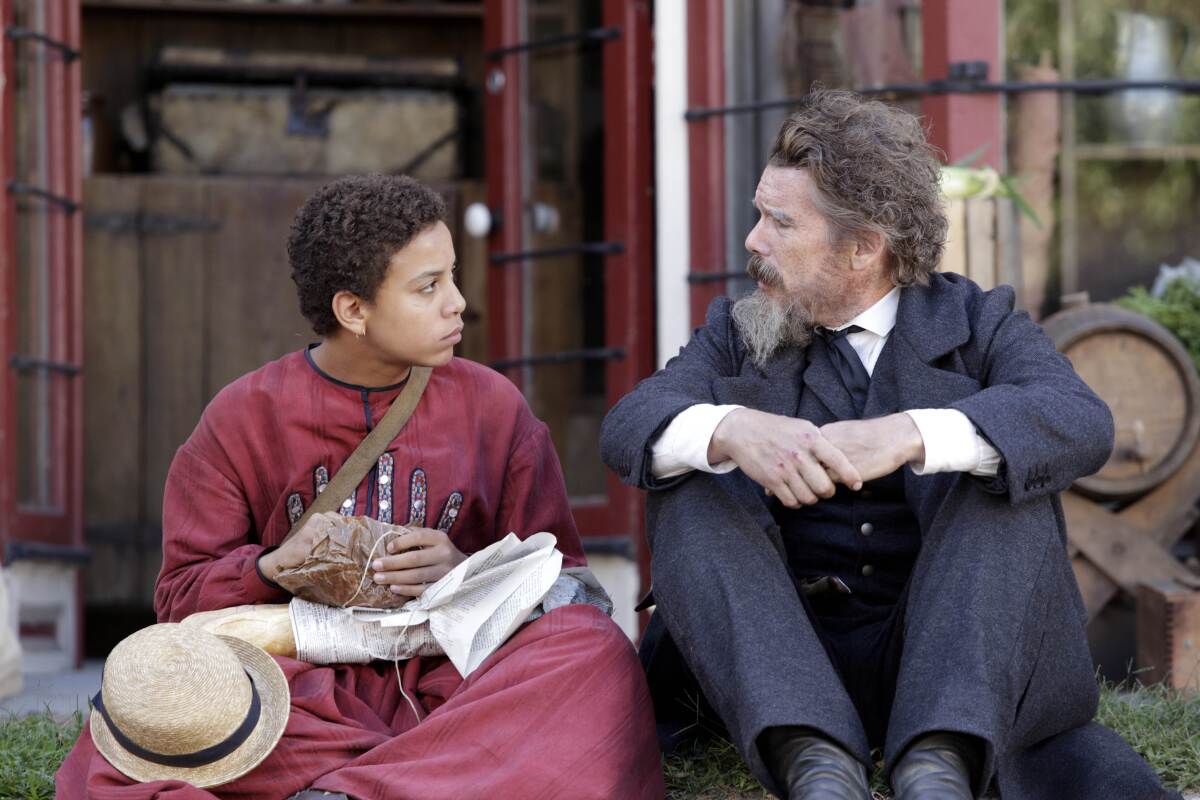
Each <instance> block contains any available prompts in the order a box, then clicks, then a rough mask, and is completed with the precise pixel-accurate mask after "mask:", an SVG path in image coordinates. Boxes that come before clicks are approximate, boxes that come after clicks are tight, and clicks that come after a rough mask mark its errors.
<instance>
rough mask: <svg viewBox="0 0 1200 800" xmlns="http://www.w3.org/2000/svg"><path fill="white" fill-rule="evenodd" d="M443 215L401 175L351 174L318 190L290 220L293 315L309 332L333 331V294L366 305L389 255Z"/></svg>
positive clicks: (435, 199) (434, 199)
mask: <svg viewBox="0 0 1200 800" xmlns="http://www.w3.org/2000/svg"><path fill="white" fill-rule="evenodd" d="M445 214H446V204H445V202H444V201H443V200H442V198H441V196H440V195H438V193H437V192H435V191H434V190H433V189H430V188H429V187H428V186H426V185H424V184H422V183H419V182H418V181H415V180H413V179H412V178H409V177H407V176H404V175H354V176H351V177H347V178H340V179H339V180H336V181H334V182H333V183H329V184H326V185H325V186H322V187H321V188H320V189H318V190H317V192H316V193H315V194H314V195H313V196H312V197H310V198H308V201H307V202H306V203H305V204H304V206H303V207H302V208H301V209H300V210H299V211H298V212H297V213H296V218H295V219H294V220H293V221H292V230H291V234H290V235H289V236H288V243H287V251H288V262H289V263H290V264H291V267H292V280H293V281H294V282H295V284H296V293H297V294H298V295H299V299H300V313H301V314H303V315H304V317H305V319H307V320H308V321H309V323H310V324H311V325H312V328H313V331H315V332H316V334H317V335H318V336H328V335H329V334H331V333H333V332H335V331H336V330H337V329H338V321H337V317H335V316H334V314H333V309H332V302H333V296H334V295H335V294H337V293H338V292H340V291H343V290H345V291H348V292H353V293H354V294H356V295H358V296H359V297H361V298H362V299H363V300H366V301H367V302H371V301H373V300H374V299H375V292H376V291H378V289H379V286H380V284H382V283H383V279H384V277H385V276H386V275H387V269H388V263H389V262H390V261H391V258H392V256H393V255H394V254H395V253H396V251H397V250H400V249H401V248H403V247H404V246H405V245H407V244H408V243H409V242H410V241H412V240H413V238H414V237H416V236H417V234H419V233H421V232H422V231H424V230H425V229H426V228H428V227H429V226H431V225H433V224H435V223H436V222H438V221H439V220H441V219H442V218H443V217H444V216H445Z"/></svg>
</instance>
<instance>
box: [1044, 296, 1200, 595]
mask: <svg viewBox="0 0 1200 800" xmlns="http://www.w3.org/2000/svg"><path fill="white" fill-rule="evenodd" d="M1044 327H1045V330H1046V333H1047V335H1049V336H1050V338H1051V339H1052V340H1053V341H1054V343H1055V345H1056V346H1057V347H1058V349H1059V350H1060V351H1062V352H1063V353H1064V354H1065V355H1066V356H1067V357H1068V358H1070V359H1071V361H1072V363H1073V364H1074V366H1075V369H1076V371H1077V372H1079V374H1080V376H1081V377H1082V378H1083V379H1084V381H1086V382H1087V383H1088V385H1089V386H1091V388H1092V389H1093V390H1094V391H1095V392H1096V393H1097V394H1098V395H1100V397H1101V398H1102V399H1103V400H1104V401H1105V402H1106V403H1108V405H1109V407H1110V408H1111V409H1112V411H1113V419H1114V422H1115V424H1116V446H1115V447H1114V450H1113V454H1112V457H1111V458H1110V459H1109V460H1108V462H1107V463H1106V464H1105V465H1104V467H1102V468H1101V469H1100V471H1099V472H1097V473H1096V474H1094V475H1091V476H1088V477H1086V478H1081V479H1080V480H1079V481H1077V482H1076V483H1075V485H1074V487H1072V490H1071V491H1069V492H1066V493H1065V494H1064V495H1063V510H1064V513H1065V514H1066V518H1067V534H1068V539H1069V546H1070V552H1071V555H1072V567H1073V568H1074V570H1075V577H1076V579H1077V581H1078V582H1079V588H1080V591H1081V592H1082V594H1083V598H1084V603H1085V605H1086V606H1087V610H1088V615H1089V617H1091V616H1094V615H1095V614H1096V613H1097V612H1098V611H1099V610H1100V609H1101V608H1103V607H1104V605H1105V604H1106V603H1108V602H1109V600H1111V599H1112V598H1113V597H1114V596H1115V595H1116V594H1117V593H1118V592H1120V591H1121V590H1125V591H1127V592H1130V593H1132V592H1134V591H1135V590H1136V587H1137V585H1138V584H1139V583H1142V582H1144V581H1147V580H1174V581H1177V582H1179V583H1182V584H1184V585H1187V586H1200V579H1197V576H1195V575H1194V574H1193V573H1192V572H1191V571H1190V570H1188V569H1187V568H1186V567H1184V566H1183V565H1182V564H1180V563H1179V562H1178V561H1177V560H1176V559H1175V558H1174V557H1173V556H1172V555H1171V554H1170V548H1171V546H1172V545H1173V544H1175V542H1177V541H1178V540H1179V539H1180V538H1182V537H1183V535H1184V534H1185V533H1187V531H1188V530H1189V529H1190V528H1191V526H1192V524H1193V523H1194V522H1195V521H1196V518H1197V516H1198V512H1197V510H1196V500H1197V498H1198V497H1200V447H1197V441H1198V440H1200V378H1197V376H1196V369H1195V367H1194V365H1193V364H1192V361H1191V358H1190V356H1189V355H1188V353H1187V351H1186V350H1184V349H1183V347H1182V346H1181V345H1180V344H1179V342H1178V341H1177V340H1176V339H1175V337H1174V336H1173V335H1172V334H1171V333H1170V331H1168V330H1166V329H1165V328H1163V327H1162V326H1161V325H1159V324H1158V323H1156V322H1153V321H1152V320H1149V319H1146V318H1145V317H1142V316H1141V315H1139V314H1135V313H1133V312H1131V311H1126V310H1124V309H1120V308H1116V307H1113V306H1108V305H1102V304H1096V305H1088V306H1083V307H1081V308H1075V309H1071V310H1068V311H1064V312H1061V313H1059V314H1056V315H1055V316H1053V317H1051V318H1049V319H1047V320H1046V321H1045V323H1044ZM1139 496H1140V499H1137V500H1136V501H1134V502H1132V503H1131V504H1129V505H1127V506H1126V507H1124V508H1123V509H1121V510H1120V511H1117V512H1113V511H1110V510H1109V509H1107V508H1105V507H1104V506H1103V505H1100V504H1099V503H1098V502H1096V501H1097V500H1128V499H1130V498H1137V497H1139Z"/></svg>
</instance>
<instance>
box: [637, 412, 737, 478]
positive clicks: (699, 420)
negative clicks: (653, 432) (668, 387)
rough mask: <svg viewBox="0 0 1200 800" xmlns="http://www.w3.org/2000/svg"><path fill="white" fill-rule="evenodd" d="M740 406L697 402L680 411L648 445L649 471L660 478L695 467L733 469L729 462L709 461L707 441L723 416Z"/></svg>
mask: <svg viewBox="0 0 1200 800" xmlns="http://www.w3.org/2000/svg"><path fill="white" fill-rule="evenodd" d="M742 407H743V406H714V405H711V404H708V403H699V404H697V405H694V406H689V407H688V408H685V409H684V410H683V411H680V412H679V413H678V414H676V415H675V419H673V420H671V424H670V425H668V426H667V428H666V430H664V431H663V432H662V434H660V435H659V437H658V438H657V439H655V440H654V443H653V444H652V445H651V446H650V474H652V475H653V476H654V477H656V478H660V479H662V478H674V477H675V476H677V475H683V474H684V473H686V472H691V471H692V470H694V469H698V470H700V471H701V472H712V473H715V474H721V473H725V472H731V471H733V470H734V469H736V468H737V464H734V463H733V462H732V461H722V462H721V463H720V464H709V463H708V444H709V442H711V441H712V437H713V432H714V431H715V430H716V429H717V426H718V425H720V424H721V420H723V419H725V415H726V414H728V413H729V412H730V411H733V410H734V409H737V408H742Z"/></svg>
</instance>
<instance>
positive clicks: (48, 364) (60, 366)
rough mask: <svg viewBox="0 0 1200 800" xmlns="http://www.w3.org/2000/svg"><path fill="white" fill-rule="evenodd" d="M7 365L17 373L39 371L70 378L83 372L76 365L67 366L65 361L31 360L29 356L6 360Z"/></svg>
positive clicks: (81, 368)
mask: <svg viewBox="0 0 1200 800" xmlns="http://www.w3.org/2000/svg"><path fill="white" fill-rule="evenodd" d="M8 364H9V366H11V367H12V368H13V369H15V370H17V371H18V372H33V371H34V370H40V371H42V372H61V373H63V374H64V375H71V376H75V375H78V374H79V373H81V372H83V367H81V366H79V365H78V364H69V363H67V362H65V361H51V360H50V359H47V358H32V357H30V356H13V357H12V358H10V359H9V360H8Z"/></svg>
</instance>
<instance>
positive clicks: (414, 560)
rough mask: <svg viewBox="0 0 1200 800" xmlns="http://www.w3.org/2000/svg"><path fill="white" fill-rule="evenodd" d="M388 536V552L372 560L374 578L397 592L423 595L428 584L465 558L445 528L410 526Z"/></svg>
mask: <svg viewBox="0 0 1200 800" xmlns="http://www.w3.org/2000/svg"><path fill="white" fill-rule="evenodd" d="M407 531H408V532H407V533H403V534H401V535H400V536H395V537H392V538H390V539H389V540H388V543H387V551H388V554H389V555H386V556H384V557H383V558H377V559H375V560H374V561H372V562H371V569H372V570H374V572H375V582H376V583H384V584H388V585H389V587H390V588H391V590H392V591H393V592H395V593H396V594H402V595H406V596H407V597H420V595H421V593H422V592H424V591H425V587H426V586H427V585H429V584H431V583H434V582H435V581H438V580H440V579H441V578H442V577H443V576H445V574H446V573H447V572H449V571H450V570H452V569H454V568H455V567H457V566H458V565H459V564H461V563H462V562H463V561H465V560H466V558H467V557H466V556H465V555H463V554H462V553H461V552H460V551H459V549H458V548H457V547H455V546H454V543H453V542H451V541H450V537H449V536H447V535H446V533H445V531H439V530H434V529H433V528H408V529H407Z"/></svg>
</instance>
